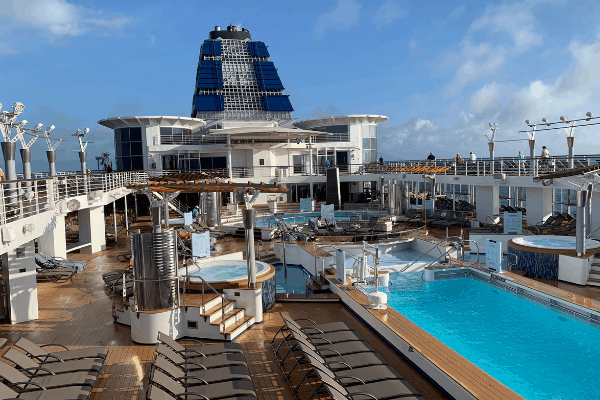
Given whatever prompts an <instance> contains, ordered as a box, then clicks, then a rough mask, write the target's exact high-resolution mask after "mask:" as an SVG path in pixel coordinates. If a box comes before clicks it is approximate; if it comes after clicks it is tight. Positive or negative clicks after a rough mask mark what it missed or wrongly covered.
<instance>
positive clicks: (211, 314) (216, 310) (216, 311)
mask: <svg viewBox="0 0 600 400" xmlns="http://www.w3.org/2000/svg"><path fill="white" fill-rule="evenodd" d="M224 308H225V313H226V314H227V313H228V312H229V311H231V310H233V309H234V308H235V301H226V302H225V303H224ZM200 316H201V317H204V318H208V320H209V322H211V323H212V321H214V320H215V319H216V318H221V302H219V303H218V304H217V305H216V306H215V307H213V308H211V309H208V310H206V312H205V313H200Z"/></svg>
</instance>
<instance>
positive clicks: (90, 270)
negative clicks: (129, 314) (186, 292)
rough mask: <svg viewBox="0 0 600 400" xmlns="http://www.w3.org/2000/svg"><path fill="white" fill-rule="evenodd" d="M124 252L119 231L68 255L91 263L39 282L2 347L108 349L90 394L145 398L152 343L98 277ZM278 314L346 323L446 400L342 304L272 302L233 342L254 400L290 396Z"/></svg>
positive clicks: (428, 393)
mask: <svg viewBox="0 0 600 400" xmlns="http://www.w3.org/2000/svg"><path fill="white" fill-rule="evenodd" d="M233 243H236V242H231V243H230V242H227V243H226V244H225V246H226V247H233V248H235V247H237V246H238V245H237V244H236V245H233ZM232 245H233V246H232ZM232 250H234V249H232ZM235 250H237V249H235ZM128 251H129V240H127V237H126V236H125V232H124V231H123V232H121V233H120V235H119V242H118V243H117V244H115V243H112V244H109V245H108V246H107V250H106V251H103V252H101V253H96V254H91V255H88V254H78V253H71V254H69V258H70V259H85V260H86V261H87V264H88V267H87V268H86V269H85V270H84V271H83V272H81V273H78V274H75V275H74V276H73V277H72V278H71V279H70V280H69V281H67V282H65V283H62V284H55V283H49V282H41V281H40V282H38V293H37V295H38V301H39V319H38V320H35V321H31V322H25V323H21V324H16V325H9V324H2V325H0V337H3V338H6V339H8V344H7V346H9V345H11V344H12V343H13V342H14V341H16V340H17V339H18V338H19V337H21V336H24V337H26V338H28V339H30V340H32V341H34V342H35V343H38V344H49V343H56V344H62V345H65V346H67V347H69V348H70V349H77V348H84V347H96V346H104V347H108V348H109V353H108V357H107V359H106V362H105V367H104V369H103V370H102V372H101V374H100V375H99V378H98V381H97V383H96V386H95V388H94V390H93V392H92V396H91V397H90V398H91V399H92V400H98V399H111V400H113V399H115V400H121V399H123V400H125V399H143V398H145V390H146V387H147V377H148V375H149V372H150V367H151V362H152V359H153V357H154V346H152V345H139V344H135V343H133V342H132V340H131V334H130V328H129V327H128V326H124V325H120V324H116V323H114V322H113V319H112V315H111V308H112V300H111V297H110V294H109V292H108V291H107V290H106V289H105V287H104V282H103V281H102V278H101V275H102V273H103V272H105V271H107V270H112V269H121V268H123V267H124V266H125V263H121V262H119V261H117V258H116V257H117V255H119V254H122V253H125V252H128ZM279 311H284V312H286V313H288V314H289V315H291V316H292V317H293V318H312V319H315V320H316V322H317V323H326V322H334V321H343V322H347V323H349V324H350V325H351V326H352V327H353V328H354V329H355V330H356V331H357V332H358V333H359V334H360V335H361V336H362V337H363V338H364V339H365V340H366V341H367V342H368V343H369V344H370V345H371V346H372V347H373V348H374V349H375V350H377V352H378V353H379V354H380V355H381V356H382V357H383V358H384V359H385V360H386V361H387V362H388V363H390V365H391V366H392V367H394V368H395V369H396V370H397V371H398V372H399V373H400V374H401V375H402V376H403V377H404V378H405V379H406V380H407V381H408V382H409V383H410V384H411V385H412V386H413V387H414V388H415V389H417V390H418V391H419V393H420V394H421V395H422V396H423V397H424V398H425V399H427V400H440V399H446V397H445V396H444V395H443V394H442V393H441V392H440V391H439V390H438V389H437V388H436V387H435V386H434V385H433V384H432V383H431V382H430V381H428V380H427V379H426V378H424V377H423V376H422V375H421V374H420V373H419V372H418V371H417V370H416V369H414V368H413V367H412V366H411V365H410V364H408V363H407V362H406V361H405V360H404V359H403V358H402V357H400V356H399V355H398V354H396V353H395V352H394V351H393V350H392V349H391V348H390V347H389V346H388V345H387V344H386V343H385V342H384V341H383V340H381V339H380V338H379V337H378V336H377V335H376V334H375V333H374V332H373V331H371V330H370V329H369V328H368V327H367V326H366V325H364V324H363V323H362V322H360V321H359V320H358V319H356V318H355V317H354V316H353V314H351V313H350V312H349V311H348V310H347V309H346V308H345V307H344V306H343V305H342V304H339V303H308V304H307V303H276V304H275V307H274V308H273V309H272V310H271V311H269V312H267V313H265V314H264V316H263V317H264V322H263V323H262V324H255V325H254V326H252V327H251V328H250V329H249V330H248V331H246V332H245V333H243V334H242V335H241V336H240V337H238V338H237V339H236V340H235V341H236V342H238V343H241V344H242V346H243V348H244V352H245V356H246V359H247V361H248V365H249V368H250V371H251V374H252V378H253V383H254V386H255V388H256V392H257V394H258V397H259V399H265V400H293V396H292V394H291V391H290V390H289V389H288V387H287V383H286V381H285V379H284V378H283V375H282V373H281V370H280V368H279V366H278V364H277V362H276V361H275V357H274V355H273V353H272V350H271V348H270V346H269V343H270V341H271V339H272V338H273V336H274V335H275V332H276V331H277V330H278V329H279V328H280V327H281V326H282V325H283V322H282V320H281V317H280V316H279ZM209 343H210V342H209ZM5 348H6V347H5ZM48 350H49V351H59V350H60V349H58V348H56V349H53V348H49V349H48ZM0 352H2V353H3V352H4V350H2V351H0Z"/></svg>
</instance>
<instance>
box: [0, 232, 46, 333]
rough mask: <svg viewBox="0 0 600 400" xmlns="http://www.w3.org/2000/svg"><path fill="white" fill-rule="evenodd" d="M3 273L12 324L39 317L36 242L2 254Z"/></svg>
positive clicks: (9, 317)
mask: <svg viewBox="0 0 600 400" xmlns="http://www.w3.org/2000/svg"><path fill="white" fill-rule="evenodd" d="M2 275H3V276H4V278H3V279H4V287H5V289H6V292H7V297H8V303H9V304H8V310H9V315H8V316H7V317H8V320H9V321H10V323H11V324H18V323H20V322H25V321H31V320H34V319H38V296H37V282H36V275H37V274H36V265H35V244H34V241H33V240H32V241H30V242H27V243H25V244H24V245H22V246H21V247H19V248H18V249H14V250H10V251H8V252H7V253H5V254H3V255H2Z"/></svg>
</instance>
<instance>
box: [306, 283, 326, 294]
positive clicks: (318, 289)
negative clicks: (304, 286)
mask: <svg viewBox="0 0 600 400" xmlns="http://www.w3.org/2000/svg"><path fill="white" fill-rule="evenodd" d="M308 287H309V288H310V290H312V292H313V293H324V292H327V291H328V290H327V289H325V288H323V287H322V286H321V285H320V284H318V283H317V282H315V281H310V283H309V284H308Z"/></svg>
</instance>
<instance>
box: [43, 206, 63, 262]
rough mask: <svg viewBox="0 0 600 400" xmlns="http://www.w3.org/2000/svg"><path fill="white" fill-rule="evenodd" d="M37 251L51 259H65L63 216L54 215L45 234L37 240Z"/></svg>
mask: <svg viewBox="0 0 600 400" xmlns="http://www.w3.org/2000/svg"><path fill="white" fill-rule="evenodd" d="M38 248H39V251H41V252H44V253H47V254H49V255H51V256H52V257H61V258H67V240H66V232H65V216H64V215H54V216H53V217H52V222H51V223H50V224H49V226H48V227H47V228H46V232H45V233H44V234H43V235H42V236H40V237H39V238H38Z"/></svg>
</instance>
